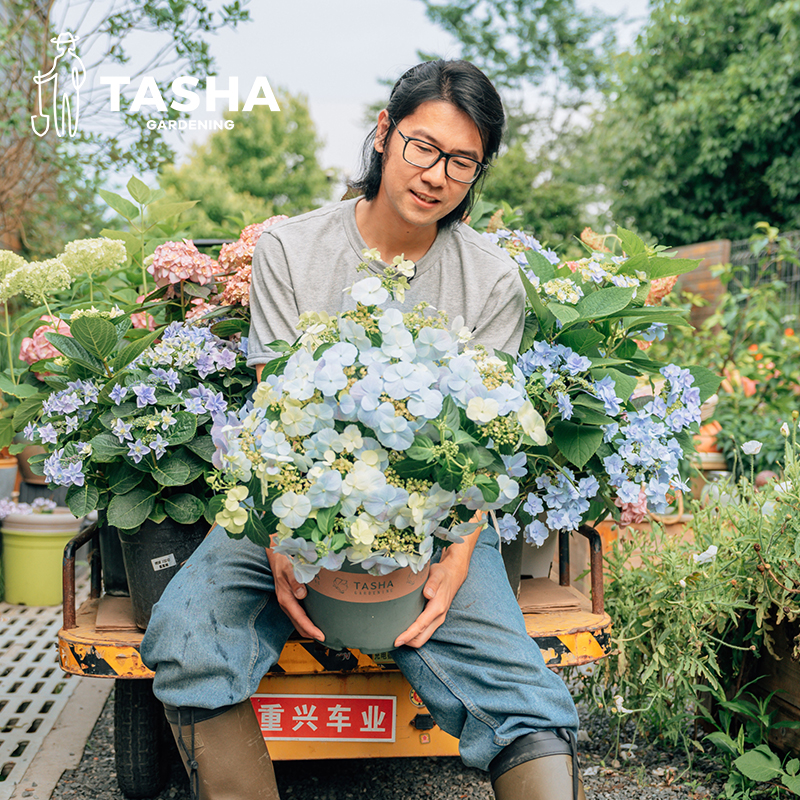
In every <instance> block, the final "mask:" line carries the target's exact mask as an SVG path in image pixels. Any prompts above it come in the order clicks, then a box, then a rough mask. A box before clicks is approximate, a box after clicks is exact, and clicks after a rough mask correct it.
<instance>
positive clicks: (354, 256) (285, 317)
mask: <svg viewBox="0 0 800 800" xmlns="http://www.w3.org/2000/svg"><path fill="white" fill-rule="evenodd" d="M358 200H359V198H354V199H352V200H345V201H343V202H341V203H336V204H334V205H330V206H325V207H323V208H320V209H317V210H316V211H311V212H309V213H308V214H302V215H301V216H299V217H293V218H291V219H288V220H283V221H282V222H279V223H277V224H276V225H274V226H272V227H270V228H269V229H268V230H266V231H264V233H263V234H262V235H261V238H260V239H259V240H258V244H257V245H256V248H255V252H254V253H253V267H252V279H251V284H250V309H251V322H250V339H249V342H248V358H247V364H248V365H249V366H255V365H257V364H264V363H266V362H267V361H270V360H271V359H272V358H275V356H276V355H278V354H277V353H275V352H274V351H271V350H270V349H269V347H267V345H268V344H269V343H270V342H274V341H275V340H277V339H283V340H285V341H287V342H293V341H295V339H297V337H298V335H299V332H298V331H297V330H296V327H295V326H296V325H297V322H298V320H299V318H300V315H301V314H303V313H305V312H313V311H316V312H320V311H326V312H327V313H328V314H330V315H332V316H333V315H336V314H338V313H339V312H340V311H346V310H349V309H353V308H355V302H354V301H353V299H352V298H351V297H350V295H349V294H345V293H344V290H345V289H347V288H348V287H350V286H351V285H352V284H353V283H355V282H356V281H358V280H361V279H363V278H365V277H367V273H364V272H359V271H358V270H357V267H358V265H359V263H360V262H361V261H362V256H361V251H362V250H364V249H365V248H366V246H367V245H366V244H365V242H364V240H363V239H362V238H361V234H360V233H359V230H358V226H357V225H356V217H355V207H356V203H357V202H358ZM384 266H385V265H384ZM372 268H373V269H374V271H375V272H376V273H378V272H379V271H380V270H381V269H382V266H381V265H380V264H373V265H372ZM423 300H425V301H427V302H428V303H430V304H431V305H432V306H434V307H436V308H437V309H440V310H442V311H445V312H447V315H448V316H449V318H450V320H451V321H452V320H453V319H455V317H457V316H459V315H460V316H462V317H463V318H464V324H465V325H466V327H467V328H468V329H469V330H470V331H472V333H473V336H474V342H475V343H476V344H482V345H485V346H486V347H487V348H488V349H489V350H490V351H491V350H494V349H496V350H502V351H504V352H506V353H511V354H513V355H516V353H517V351H518V349H519V344H520V340H521V339H522V329H523V325H524V317H523V312H524V305H525V294H524V289H523V286H522V282H521V281H520V279H519V271H518V267H517V265H516V264H515V263H514V261H513V260H512V259H511V258H510V256H508V254H506V253H505V252H503V251H502V250H501V249H500V248H499V247H497V245H494V244H492V243H491V242H489V241H488V240H487V239H485V238H484V237H483V236H481V235H480V234H479V233H477V232H476V231H474V230H473V229H472V228H470V227H469V226H468V225H463V224H461V223H459V224H457V225H456V226H455V227H454V228H450V229H447V230H440V231H439V233H438V235H437V237H436V239H435V240H434V242H433V245H431V248H430V249H429V250H428V252H427V253H425V255H424V256H423V257H422V258H421V259H420V260H419V261H417V263H416V273H415V275H414V277H413V278H411V279H410V281H409V289H408V291H406V294H405V302H404V303H403V304H399V303H396V302H391V301H390V302H388V303H386V304H385V307H392V306H394V307H396V308H400V309H403V310H406V311H409V310H411V308H412V307H413V306H414V305H416V304H417V303H420V302H422V301H423Z"/></svg>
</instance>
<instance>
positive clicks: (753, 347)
mask: <svg viewBox="0 0 800 800" xmlns="http://www.w3.org/2000/svg"><path fill="white" fill-rule="evenodd" d="M747 349H748V350H749V351H750V352H751V353H757V352H758V345H757V344H751V345H750V346H749V347H748V348H747Z"/></svg>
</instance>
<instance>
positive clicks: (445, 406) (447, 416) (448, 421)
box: [438, 395, 461, 432]
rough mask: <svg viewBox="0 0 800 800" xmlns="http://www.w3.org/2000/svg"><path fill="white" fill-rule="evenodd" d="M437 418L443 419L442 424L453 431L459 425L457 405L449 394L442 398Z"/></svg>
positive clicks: (459, 416)
mask: <svg viewBox="0 0 800 800" xmlns="http://www.w3.org/2000/svg"><path fill="white" fill-rule="evenodd" d="M438 419H441V420H444V424H445V425H446V426H447V427H448V428H449V429H450V430H451V431H453V432H455V431H457V430H458V429H459V428H460V427H461V415H460V414H459V412H458V406H457V405H456V402H455V400H453V398H452V397H450V395H447V396H446V397H445V398H444V402H443V403H442V410H441V411H440V412H439V417H438Z"/></svg>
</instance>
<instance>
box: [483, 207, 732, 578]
mask: <svg viewBox="0 0 800 800" xmlns="http://www.w3.org/2000/svg"><path fill="white" fill-rule="evenodd" d="M477 224H478V225H480V220H479V221H478V223H477ZM485 235H486V236H487V237H488V238H489V239H490V240H491V241H493V242H495V243H496V244H498V245H499V246H501V247H503V248H504V249H506V250H507V251H508V252H509V253H510V254H511V255H512V257H514V258H515V259H516V260H517V262H518V263H519V264H520V271H521V278H522V281H523V283H524V285H525V290H526V294H527V299H528V311H527V318H526V324H525V333H524V335H523V339H522V344H521V347H520V352H521V355H520V357H519V359H518V361H517V365H518V367H519V368H520V370H521V371H522V373H523V374H524V376H525V389H526V393H527V396H528V398H529V399H530V401H531V403H532V404H533V406H534V407H535V408H536V409H537V410H538V411H539V412H540V414H541V416H542V417H543V419H544V424H545V428H546V430H547V433H548V435H549V436H548V442H547V444H546V445H544V446H543V445H540V444H537V445H535V446H532V445H531V444H530V443H527V444H525V445H523V447H522V448H521V452H520V453H519V454H518V455H517V456H516V457H515V459H514V461H513V467H512V470H514V471H511V473H510V474H512V475H515V476H517V477H518V478H519V479H520V482H521V492H520V496H519V498H517V499H516V500H515V501H514V502H513V503H510V504H508V505H506V506H505V507H504V509H503V510H504V511H505V512H506V514H505V515H504V516H501V517H500V518H499V520H498V522H499V527H500V535H501V538H502V539H503V540H504V541H505V542H507V543H508V542H512V541H515V540H516V542H517V544H516V546H517V547H521V538H520V537H519V536H518V534H519V533H520V530H522V532H523V537H522V538H524V541H525V542H526V543H528V544H530V545H533V546H534V547H535V548H541V550H540V551H539V554H538V555H539V557H538V559H537V558H536V555H537V552H536V550H533V549H531V550H530V551H529V553H528V554H527V556H526V558H527V564H526V565H525V566H524V567H523V568H522V569H523V574H532V575H533V577H546V576H547V575H548V574H549V570H550V564H551V561H552V558H553V551H554V549H555V543H556V539H555V537H553V536H550V534H551V533H553V532H556V531H572V530H575V529H577V528H578V527H579V526H580V525H581V524H584V523H595V524H596V522H597V521H599V520H602V519H604V518H605V517H606V516H607V515H609V514H611V515H613V516H614V517H615V518H616V519H617V520H620V519H621V520H622V521H623V522H626V523H629V522H632V521H640V520H641V519H642V518H643V517H644V515H645V514H646V513H647V512H648V509H650V510H652V511H656V512H659V513H663V512H664V511H666V508H667V506H668V504H669V499H668V496H669V495H670V494H671V493H674V492H676V491H685V490H686V489H687V488H688V487H687V486H686V483H685V481H684V479H683V477H682V475H681V466H682V461H683V459H684V457H685V456H686V455H689V454H692V453H693V452H694V447H693V441H692V433H693V432H696V431H697V430H698V426H699V423H700V414H701V412H700V406H701V403H702V402H703V401H705V400H706V399H707V398H708V397H710V396H711V395H712V394H713V393H714V391H715V390H716V388H717V386H718V385H719V378H717V377H716V376H715V375H714V374H713V373H712V372H710V371H709V370H707V369H705V368H704V367H698V366H690V367H688V368H687V369H683V368H681V367H679V366H677V365H674V364H666V363H663V362H660V361H657V360H654V359H651V358H650V357H649V356H648V355H647V352H646V350H647V347H648V346H649V343H650V342H652V341H653V340H654V339H656V338H663V336H664V334H665V330H666V328H667V326H668V325H686V324H687V323H686V321H685V320H684V319H683V317H682V315H681V314H680V313H679V312H678V311H677V310H676V309H667V308H662V307H660V306H659V305H658V303H660V300H661V298H662V297H663V295H664V294H665V293H666V292H668V291H669V288H670V287H671V285H672V284H673V283H674V277H675V276H676V275H678V274H680V273H683V272H687V271H689V270H690V269H692V268H694V266H696V263H697V262H695V261H691V260H687V259H675V258H671V257H669V255H667V254H666V253H664V248H663V247H650V246H647V245H645V243H644V242H643V241H642V240H641V239H640V238H639V237H638V236H636V235H635V234H633V233H631V232H630V231H626V230H624V229H622V228H618V229H617V233H616V235H607V236H604V237H601V236H597V235H596V234H593V233H592V232H591V231H589V230H588V229H587V231H584V234H583V237H582V239H583V241H584V244H585V245H586V249H587V251H588V255H587V256H586V257H584V258H581V259H577V260H571V261H565V262H562V261H561V260H560V259H559V257H558V256H557V255H556V254H555V253H554V252H552V251H549V250H546V249H545V248H543V247H542V245H541V244H540V243H539V242H538V241H537V240H536V239H535V238H533V237H532V236H531V235H529V234H526V233H525V232H523V231H519V230H515V231H510V230H507V229H505V228H503V227H501V223H500V220H499V218H498V217H497V215H495V216H494V217H493V221H492V222H491V223H490V225H489V226H487V232H486V234H485ZM609 241H616V242H617V243H618V245H619V246H620V247H621V248H622V251H623V252H621V253H619V254H614V253H613V252H612V251H611V250H610V248H609V247H608V246H607V243H608V242H609ZM545 543H547V544H545ZM512 556H513V549H512ZM518 557H519V556H518Z"/></svg>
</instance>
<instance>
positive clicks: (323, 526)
mask: <svg viewBox="0 0 800 800" xmlns="http://www.w3.org/2000/svg"><path fill="white" fill-rule="evenodd" d="M341 507H342V504H341V501H340V502H338V503H337V504H336V505H335V506H331V507H330V508H321V509H320V510H319V511H317V527H318V528H319V529H320V530H321V531H322V533H323V534H324V535H326V536H327V535H328V534H329V533H330V532H331V530H332V529H333V523H334V522H335V521H336V515H337V514H338V513H339V509H340V508H341Z"/></svg>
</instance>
